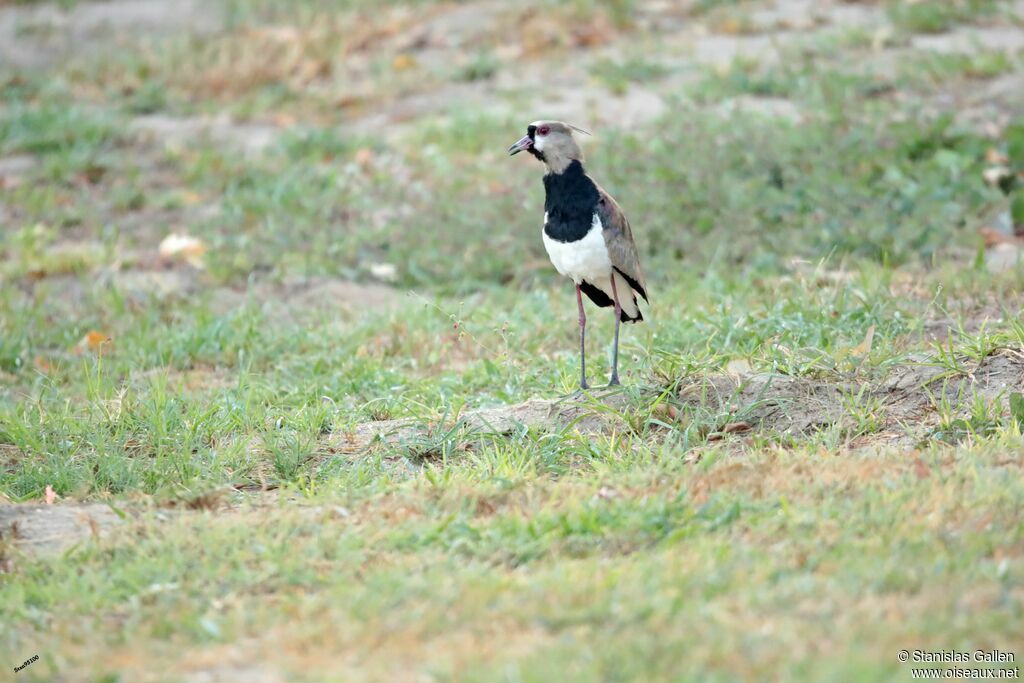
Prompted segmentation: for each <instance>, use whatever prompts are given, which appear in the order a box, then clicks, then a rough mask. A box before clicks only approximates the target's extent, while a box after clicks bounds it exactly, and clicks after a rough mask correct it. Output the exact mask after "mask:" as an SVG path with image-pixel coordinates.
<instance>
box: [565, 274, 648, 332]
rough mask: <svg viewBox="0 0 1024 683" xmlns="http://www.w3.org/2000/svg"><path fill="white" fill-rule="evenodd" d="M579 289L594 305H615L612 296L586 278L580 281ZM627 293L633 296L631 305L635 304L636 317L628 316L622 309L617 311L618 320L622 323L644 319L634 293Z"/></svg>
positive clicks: (602, 306) (601, 306)
mask: <svg viewBox="0 0 1024 683" xmlns="http://www.w3.org/2000/svg"><path fill="white" fill-rule="evenodd" d="M580 289H581V290H582V291H583V293H584V294H586V295H587V296H588V297H590V300H591V301H593V302H594V305H595V306H598V307H600V308H606V307H608V306H614V305H615V302H614V301H612V298H611V297H610V296H608V295H607V294H605V293H604V292H603V291H601V290H600V289H598V288H597V287H595V286H594V285H592V284H590V283H589V282H587V281H586V280H584V281H583V282H580ZM629 295H630V296H632V297H633V305H634V306H636V317H634V318H631V317H629V314H628V313H626V309H622V310H621V311H620V312H619V320H621V321H622V322H624V323H638V322H640V321H641V320H643V319H644V316H643V314H642V313H640V307H639V306H637V303H636V295H634V294H633V292H630V293H629Z"/></svg>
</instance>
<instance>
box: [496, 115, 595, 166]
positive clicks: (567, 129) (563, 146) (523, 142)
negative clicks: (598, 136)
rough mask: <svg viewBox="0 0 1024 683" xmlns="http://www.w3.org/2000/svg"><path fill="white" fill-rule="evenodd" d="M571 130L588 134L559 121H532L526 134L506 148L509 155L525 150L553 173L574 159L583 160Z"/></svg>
mask: <svg viewBox="0 0 1024 683" xmlns="http://www.w3.org/2000/svg"><path fill="white" fill-rule="evenodd" d="M573 131H577V132H579V133H583V134H585V135H590V133H588V132H587V131H585V130H583V129H582V128H577V127H576V126H573V125H571V124H568V123H562V122H561V121H534V122H533V123H531V124H530V125H528V126H527V127H526V135H524V136H523V137H522V139H520V140H519V142H517V143H516V144H514V145H512V146H511V147H509V148H508V153H509V155H512V154H518V153H519V152H523V151H527V152H529V153H530V154H532V155H533V156H535V157H537V158H538V159H540V160H541V161H543V162H544V163H545V164H547V166H548V168H549V169H550V170H551V171H553V172H554V173H561V172H562V171H564V170H565V169H566V167H567V166H568V165H569V164H571V163H572V162H573V161H574V160H576V159H578V160H580V161H582V160H583V152H582V151H580V146H579V145H578V144H577V143H576V139H575V138H574V137H573V134H572V133H573Z"/></svg>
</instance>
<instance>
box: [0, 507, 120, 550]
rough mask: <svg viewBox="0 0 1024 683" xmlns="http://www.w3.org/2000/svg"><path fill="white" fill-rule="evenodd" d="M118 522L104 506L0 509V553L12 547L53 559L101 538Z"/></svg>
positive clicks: (113, 514)
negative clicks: (73, 548)
mask: <svg viewBox="0 0 1024 683" xmlns="http://www.w3.org/2000/svg"><path fill="white" fill-rule="evenodd" d="M121 521H122V520H121V518H120V517H118V516H117V514H116V513H114V511H113V510H111V509H110V508H109V507H108V506H106V505H98V504H88V505H77V504H66V505H65V504H58V505H37V504H24V505H0V551H2V550H3V549H4V547H6V546H8V545H9V544H13V545H16V546H17V548H18V549H19V550H20V551H21V552H24V553H25V554H26V555H29V556H31V557H47V556H53V555H57V554H60V553H62V552H64V551H66V550H68V549H69V548H71V547H72V546H74V545H75V544H78V543H83V542H87V541H90V540H94V539H100V538H104V537H105V536H107V535H108V534H109V533H110V531H111V529H113V528H114V527H116V526H117V525H118V524H120V523H121ZM3 555H4V553H3V552H0V562H2V561H3V559H4V557H3Z"/></svg>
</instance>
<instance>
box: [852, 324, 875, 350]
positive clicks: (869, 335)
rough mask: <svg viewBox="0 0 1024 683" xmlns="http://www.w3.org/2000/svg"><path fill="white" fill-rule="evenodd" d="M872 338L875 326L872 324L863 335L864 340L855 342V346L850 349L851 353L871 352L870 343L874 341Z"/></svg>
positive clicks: (873, 337)
mask: <svg viewBox="0 0 1024 683" xmlns="http://www.w3.org/2000/svg"><path fill="white" fill-rule="evenodd" d="M874 340H875V326H874V325H872V326H871V327H869V328H868V333H867V334H865V335H864V341H862V342H861V343H860V344H857V346H855V347H853V350H852V351H850V353H851V354H853V355H854V356H866V355H868V354H869V353H871V344H872V342H874Z"/></svg>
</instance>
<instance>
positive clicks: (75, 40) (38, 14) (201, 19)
mask: <svg viewBox="0 0 1024 683" xmlns="http://www.w3.org/2000/svg"><path fill="white" fill-rule="evenodd" d="M62 4H63V3H56V2H55V3H37V4H34V5H29V6H19V5H17V4H15V5H13V6H10V7H7V6H0V66H12V67H15V68H43V67H46V66H49V65H52V64H55V63H57V62H58V61H60V60H61V59H65V58H67V57H68V56H71V55H76V54H84V53H89V52H92V51H95V50H98V49H102V48H103V47H105V46H107V45H109V44H110V43H111V42H112V41H116V40H117V39H118V38H119V37H122V36H124V37H130V38H133V39H134V38H137V37H138V36H139V35H140V34H143V35H144V34H152V35H160V34H168V33H172V32H174V31H190V32H210V31H215V30H217V29H218V28H220V26H221V25H222V23H223V16H222V13H221V10H220V9H219V7H218V4H217V3H213V2H204V1H203V0H175V1H174V2H165V1H164V0H108V1H107V2H76V3H73V4H72V5H71V6H70V7H64V6H62Z"/></svg>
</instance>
